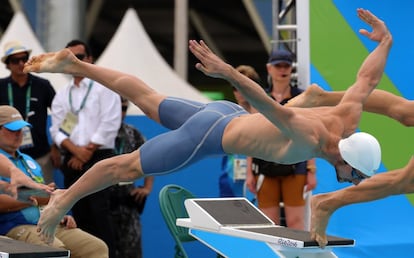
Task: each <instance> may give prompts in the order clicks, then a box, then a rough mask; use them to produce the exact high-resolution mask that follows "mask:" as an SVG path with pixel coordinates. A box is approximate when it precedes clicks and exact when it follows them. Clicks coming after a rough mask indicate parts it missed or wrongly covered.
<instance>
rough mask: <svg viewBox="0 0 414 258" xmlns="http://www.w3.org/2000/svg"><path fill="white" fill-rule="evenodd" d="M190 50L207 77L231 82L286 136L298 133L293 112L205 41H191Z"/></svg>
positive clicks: (199, 68) (198, 67)
mask: <svg viewBox="0 0 414 258" xmlns="http://www.w3.org/2000/svg"><path fill="white" fill-rule="evenodd" d="M189 49H190V51H191V52H192V53H193V54H194V56H195V57H197V58H198V60H199V61H200V63H197V64H196V68H197V69H198V70H200V71H201V72H203V73H204V74H206V75H207V76H210V77H214V78H221V79H224V80H227V81H228V82H230V83H231V84H232V85H233V86H234V87H236V88H237V90H238V91H239V92H240V93H241V94H242V95H243V97H244V98H245V99H246V100H247V101H248V102H249V103H250V104H251V105H252V106H253V107H254V108H255V109H256V110H257V111H259V112H260V113H262V114H263V115H264V116H265V117H266V118H267V119H268V120H269V121H270V122H272V123H273V124H274V125H275V126H276V127H278V128H279V129H280V130H281V131H283V133H284V134H285V135H291V134H296V133H297V131H295V130H292V128H291V126H290V125H291V123H290V119H291V118H292V116H293V115H294V112H293V110H291V109H289V108H284V107H283V106H282V105H280V103H278V102H277V101H274V100H273V99H271V98H270V97H269V96H268V95H267V94H266V92H265V91H264V90H263V88H262V87H261V86H260V85H258V84H257V83H256V82H254V81H253V80H251V79H250V78H248V77H247V76H245V75H243V74H242V73H240V72H239V71H237V70H236V69H235V68H234V67H233V66H231V65H230V64H227V63H225V62H224V61H223V60H222V59H220V58H219V57H218V56H217V55H216V54H214V53H213V52H212V51H211V50H210V48H209V47H208V46H207V45H206V44H205V43H204V41H202V40H200V42H197V41H196V40H190V41H189Z"/></svg>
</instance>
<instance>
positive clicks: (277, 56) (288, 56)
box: [267, 49, 293, 66]
mask: <svg viewBox="0 0 414 258" xmlns="http://www.w3.org/2000/svg"><path fill="white" fill-rule="evenodd" d="M267 63H268V64H271V65H277V64H280V63H286V64H289V65H290V66H291V65H292V63H293V54H292V53H291V52H289V51H287V50H284V49H275V50H272V53H270V56H269V60H268V62H267Z"/></svg>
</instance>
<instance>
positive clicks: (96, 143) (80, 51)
mask: <svg viewBox="0 0 414 258" xmlns="http://www.w3.org/2000/svg"><path fill="white" fill-rule="evenodd" d="M66 47H67V48H68V49H69V50H70V51H72V52H73V54H74V55H75V56H76V57H77V58H78V59H80V60H82V61H85V62H89V63H92V55H91V51H90V49H89V47H88V46H87V45H86V44H85V43H84V42H82V41H79V40H72V41H71V42H69V43H68V44H67V46H66ZM120 125H121V100H120V97H119V95H118V94H116V93H115V92H113V91H111V90H109V89H107V88H105V87H104V86H102V85H101V84H99V83H97V82H95V81H93V80H91V79H89V78H84V77H78V76H73V79H72V80H71V82H70V84H69V85H68V86H67V87H66V88H64V89H62V90H61V91H59V92H58V93H57V94H56V96H55V98H54V100H53V102H52V126H51V128H50V133H51V136H52V139H53V142H54V143H55V144H56V145H57V146H58V147H59V148H60V149H61V151H62V152H63V155H64V158H63V163H62V164H61V166H60V168H61V170H62V172H63V175H64V184H65V188H68V187H69V186H71V185H72V184H73V183H74V182H75V181H76V180H77V179H78V178H79V177H80V176H81V175H82V174H83V173H84V172H85V171H86V170H88V169H89V168H90V167H91V166H93V165H94V164H95V163H96V162H98V161H99V160H102V159H105V158H108V157H112V156H114V155H115V152H114V147H115V138H116V135H117V133H118V129H119V127H120ZM108 200H109V192H108V189H106V190H102V191H99V192H97V193H95V194H93V195H91V196H89V197H87V198H85V199H83V200H82V201H81V202H78V203H77V204H76V205H75V206H74V207H73V209H72V212H73V216H74V217H75V219H76V221H77V223H78V225H79V227H80V228H81V229H83V230H85V231H87V232H89V233H91V234H93V235H95V236H97V237H99V238H101V239H102V240H104V241H105V242H106V244H107V245H108V247H109V250H110V257H111V256H112V255H111V254H113V243H114V234H113V229H112V227H111V225H112V223H111V219H110V217H109V202H108Z"/></svg>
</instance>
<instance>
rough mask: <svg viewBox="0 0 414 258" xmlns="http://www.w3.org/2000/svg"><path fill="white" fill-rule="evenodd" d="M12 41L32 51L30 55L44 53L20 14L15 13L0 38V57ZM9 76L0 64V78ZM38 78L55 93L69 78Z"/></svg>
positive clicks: (53, 75) (54, 75) (46, 76)
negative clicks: (49, 84)
mask: <svg viewBox="0 0 414 258" xmlns="http://www.w3.org/2000/svg"><path fill="white" fill-rule="evenodd" d="M12 40H18V41H20V42H21V43H22V44H23V45H24V46H25V47H27V48H29V49H32V55H38V54H41V53H44V52H45V51H44V49H43V47H42V46H41V45H40V42H39V41H38V40H37V38H36V35H35V34H34V33H33V31H32V29H31V27H30V24H29V23H28V21H27V20H26V18H25V16H24V14H23V13H21V12H16V13H15V15H14V16H13V19H12V20H11V21H10V24H9V26H8V27H7V29H6V31H5V32H4V34H3V36H2V37H1V40H0V47H1V52H0V53H1V56H3V55H4V45H5V44H6V43H7V42H9V41H12ZM9 75H10V71H9V70H8V69H7V68H6V65H4V64H3V63H0V77H6V76H9ZM39 76H40V77H42V78H45V79H48V80H49V81H50V83H51V84H52V85H53V87H54V88H55V90H56V91H57V90H58V89H60V88H61V87H63V86H65V85H66V84H67V83H68V82H69V77H68V76H66V75H63V74H53V73H44V74H40V75H39Z"/></svg>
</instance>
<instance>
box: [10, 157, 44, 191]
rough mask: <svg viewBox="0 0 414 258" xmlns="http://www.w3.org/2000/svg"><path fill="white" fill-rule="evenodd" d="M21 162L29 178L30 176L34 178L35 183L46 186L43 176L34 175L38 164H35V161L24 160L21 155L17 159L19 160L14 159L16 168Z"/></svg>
mask: <svg viewBox="0 0 414 258" xmlns="http://www.w3.org/2000/svg"><path fill="white" fill-rule="evenodd" d="M19 161H20V162H21V163H22V165H23V167H24V169H25V170H26V172H27V174H28V176H30V178H32V179H33V181H35V182H36V183H42V184H44V183H45V181H44V180H43V177H41V176H36V175H35V174H34V173H33V169H35V168H36V164H35V163H34V162H33V161H31V160H27V161H26V160H25V159H24V158H23V156H21V155H19V157H18V158H17V159H13V162H14V164H16V166H17V167H18V164H17V163H18V162H19Z"/></svg>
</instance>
